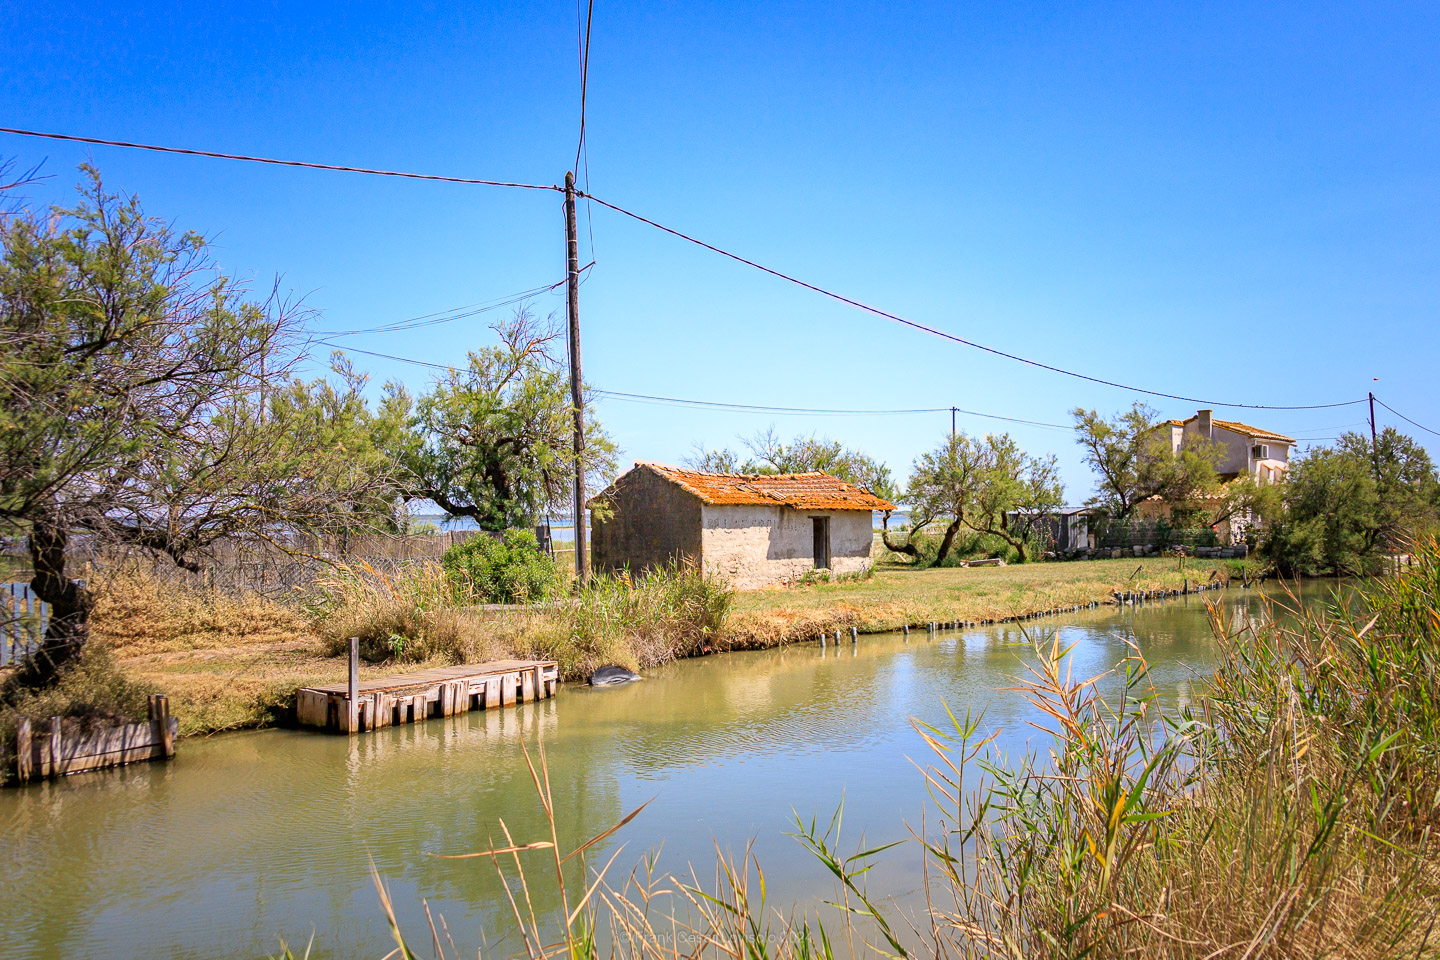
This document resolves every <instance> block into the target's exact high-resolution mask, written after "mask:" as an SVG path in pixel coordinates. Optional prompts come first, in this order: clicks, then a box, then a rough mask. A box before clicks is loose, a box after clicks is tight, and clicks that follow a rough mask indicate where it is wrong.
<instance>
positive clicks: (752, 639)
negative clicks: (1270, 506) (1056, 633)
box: [725, 558, 1226, 648]
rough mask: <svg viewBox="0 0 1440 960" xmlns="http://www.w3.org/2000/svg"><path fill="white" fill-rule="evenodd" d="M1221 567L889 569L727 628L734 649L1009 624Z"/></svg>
mask: <svg viewBox="0 0 1440 960" xmlns="http://www.w3.org/2000/svg"><path fill="white" fill-rule="evenodd" d="M1225 570H1226V568H1225V565H1224V564H1223V562H1220V561H1205V560H1183V561H1182V560H1178V559H1164V558H1153V559H1152V558H1145V559H1132V560H1090V561H1085V562H1078V563H1027V564H1019V565H1012V566H1006V567H970V568H964V569H956V568H926V569H920V568H915V567H909V566H901V565H892V564H881V565H880V566H878V567H877V569H876V572H875V575H874V576H873V577H871V578H870V579H868V580H859V581H846V582H842V583H833V584H830V583H827V584H814V585H809V586H803V587H790V588H785V589H776V590H757V591H752V592H747V593H742V594H739V595H737V597H736V600H735V610H734V613H733V614H732V615H731V617H730V619H729V621H728V622H727V624H726V629H725V639H726V643H727V644H728V645H729V646H731V647H734V648H745V647H766V646H774V645H776V644H778V643H784V642H788V641H795V640H809V639H814V638H815V637H816V636H817V635H819V633H820V632H821V631H824V630H831V631H833V630H836V629H842V628H849V627H851V626H855V627H858V628H859V629H860V630H861V631H862V632H870V633H873V632H878V631H883V630H898V629H900V628H901V627H902V626H904V625H906V624H910V625H911V626H917V625H920V624H925V623H929V622H930V621H931V620H936V621H947V620H970V621H980V620H1003V619H1006V618H1011V617H1016V616H1024V615H1027V614H1031V613H1038V612H1042V611H1047V610H1053V609H1056V608H1062V607H1071V606H1083V605H1085V604H1088V603H1090V602H1091V601H1096V602H1101V603H1104V602H1108V601H1109V600H1110V598H1111V596H1112V594H1114V593H1115V592H1117V591H1155V590H1179V589H1181V588H1182V587H1183V585H1184V583H1185V581H1187V580H1188V581H1189V583H1190V584H1191V586H1192V588H1193V586H1194V585H1195V584H1197V583H1205V582H1210V581H1211V578H1212V577H1214V578H1216V579H1219V580H1224V579H1225V578H1226V572H1225Z"/></svg>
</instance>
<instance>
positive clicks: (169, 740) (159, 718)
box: [150, 693, 175, 760]
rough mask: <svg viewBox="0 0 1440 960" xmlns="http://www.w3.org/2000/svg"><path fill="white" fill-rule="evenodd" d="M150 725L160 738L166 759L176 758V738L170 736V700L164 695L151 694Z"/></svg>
mask: <svg viewBox="0 0 1440 960" xmlns="http://www.w3.org/2000/svg"><path fill="white" fill-rule="evenodd" d="M150 725H151V729H153V730H154V731H155V733H156V734H157V735H158V736H159V738H160V746H161V747H163V748H164V752H165V758H166V759H167V760H168V759H170V758H171V757H173V756H175V738H174V737H173V736H171V734H170V698H169V697H167V696H165V695H164V694H162V693H152V694H150Z"/></svg>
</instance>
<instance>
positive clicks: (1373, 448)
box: [1370, 390, 1380, 480]
mask: <svg viewBox="0 0 1440 960" xmlns="http://www.w3.org/2000/svg"><path fill="white" fill-rule="evenodd" d="M1370 463H1371V465H1372V466H1374V468H1375V479H1376V480H1379V479H1380V441H1379V440H1377V439H1376V438H1375V391H1374V390H1371V391H1370Z"/></svg>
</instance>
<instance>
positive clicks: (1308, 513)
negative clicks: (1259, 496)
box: [1262, 427, 1440, 576]
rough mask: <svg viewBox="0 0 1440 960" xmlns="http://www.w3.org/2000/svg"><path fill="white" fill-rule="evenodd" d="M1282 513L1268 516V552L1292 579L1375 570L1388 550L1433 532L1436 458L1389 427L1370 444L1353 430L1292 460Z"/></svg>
mask: <svg viewBox="0 0 1440 960" xmlns="http://www.w3.org/2000/svg"><path fill="white" fill-rule="evenodd" d="M1280 495H1281V499H1282V504H1283V509H1281V510H1278V511H1272V512H1271V514H1269V515H1267V517H1266V519H1267V532H1266V536H1265V540H1264V543H1263V545H1262V548H1263V550H1264V552H1265V553H1266V555H1267V556H1269V558H1270V559H1271V560H1272V561H1273V562H1274V563H1275V564H1276V566H1277V567H1279V568H1280V569H1281V571H1282V572H1284V573H1287V574H1292V575H1293V574H1320V573H1328V574H1330V575H1332V576H1351V575H1359V574H1365V573H1372V572H1374V571H1375V570H1376V569H1378V568H1379V566H1380V555H1381V553H1382V552H1384V551H1387V550H1399V549H1404V548H1405V546H1406V544H1407V543H1408V542H1409V541H1411V540H1413V539H1414V538H1417V537H1423V536H1426V535H1429V534H1432V533H1433V532H1434V531H1435V529H1436V526H1437V520H1440V477H1437V475H1436V470H1435V465H1434V463H1433V462H1432V461H1431V459H1430V455H1429V454H1428V453H1426V452H1425V450H1424V448H1422V447H1421V446H1420V445H1419V444H1417V443H1415V441H1414V440H1412V439H1411V438H1409V437H1407V436H1405V435H1404V434H1402V433H1400V432H1399V431H1398V430H1395V429H1394V428H1393V427H1387V428H1386V429H1385V430H1384V431H1383V432H1382V433H1381V434H1380V435H1379V436H1378V437H1377V438H1376V442H1375V443H1374V444H1373V448H1372V444H1371V441H1370V438H1369V437H1366V436H1363V435H1361V434H1357V433H1347V434H1345V435H1344V436H1342V437H1341V438H1340V441H1339V443H1338V444H1337V445H1336V446H1335V447H1333V448H1331V447H1320V448H1317V449H1314V450H1311V451H1309V452H1308V453H1306V454H1305V455H1304V456H1302V457H1297V458H1296V459H1295V460H1293V461H1292V462H1291V465H1290V470H1289V472H1288V477H1287V479H1286V480H1285V482H1284V484H1283V486H1282V487H1281V491H1280Z"/></svg>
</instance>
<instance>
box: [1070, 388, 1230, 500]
mask: <svg viewBox="0 0 1440 960" xmlns="http://www.w3.org/2000/svg"><path fill="white" fill-rule="evenodd" d="M1070 415H1071V416H1072V417H1073V418H1074V420H1075V441H1076V442H1077V443H1078V444H1080V447H1081V449H1083V450H1084V460H1085V462H1086V463H1087V464H1089V465H1090V468H1091V469H1092V470H1094V471H1095V474H1096V491H1095V496H1094V497H1093V498H1092V499H1091V501H1090V502H1091V503H1092V504H1094V505H1096V506H1099V507H1102V508H1103V509H1104V510H1105V511H1106V512H1107V513H1108V514H1109V515H1110V516H1111V517H1114V518H1115V519H1117V520H1124V519H1127V518H1128V517H1129V516H1130V515H1131V514H1132V513H1133V512H1134V511H1135V508H1136V507H1138V506H1139V505H1140V504H1141V503H1142V502H1143V501H1145V500H1148V499H1149V498H1150V497H1156V496H1158V497H1160V498H1161V499H1162V500H1165V501H1167V502H1169V503H1172V504H1184V503H1185V502H1187V501H1191V500H1194V499H1195V498H1197V497H1199V496H1200V495H1202V494H1207V493H1213V492H1214V491H1215V490H1216V489H1217V488H1218V486H1219V480H1218V479H1217V477H1216V475H1215V465H1216V464H1217V463H1219V462H1220V457H1221V449H1220V447H1219V445H1218V444H1216V443H1214V442H1212V441H1210V440H1205V439H1201V438H1198V437H1187V438H1186V440H1185V441H1184V443H1183V444H1182V446H1181V448H1180V450H1179V451H1178V452H1176V451H1175V450H1174V449H1173V447H1172V445H1171V440H1170V430H1169V426H1168V425H1167V424H1165V423H1164V422H1162V421H1161V420H1160V419H1159V417H1158V414H1157V413H1156V412H1155V411H1154V410H1152V409H1151V408H1150V407H1148V406H1146V405H1145V404H1143V403H1139V402H1137V403H1136V404H1135V405H1134V406H1132V407H1131V408H1130V409H1129V410H1125V411H1122V412H1121V413H1118V414H1116V415H1115V416H1114V417H1112V418H1111V419H1109V420H1107V419H1105V418H1104V417H1102V416H1100V415H1099V414H1098V413H1096V412H1095V411H1094V410H1086V409H1084V408H1082V407H1076V408H1075V409H1074V410H1072V411H1070Z"/></svg>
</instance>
